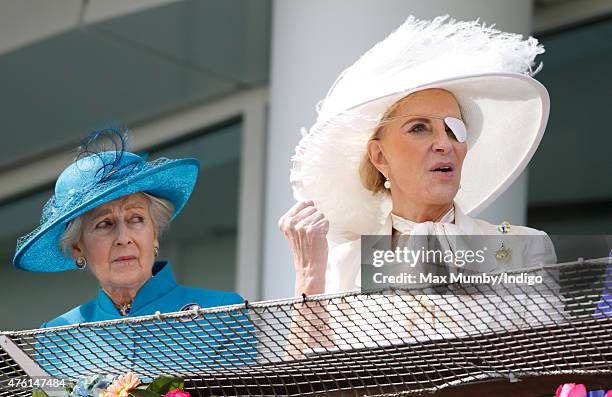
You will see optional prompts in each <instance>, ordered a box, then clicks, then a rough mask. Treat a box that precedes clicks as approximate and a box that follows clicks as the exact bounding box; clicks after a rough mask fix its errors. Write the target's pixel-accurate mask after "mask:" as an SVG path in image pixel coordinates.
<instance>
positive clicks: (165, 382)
mask: <svg viewBox="0 0 612 397" xmlns="http://www.w3.org/2000/svg"><path fill="white" fill-rule="evenodd" d="M184 386H185V382H184V381H183V379H181V378H179V377H176V376H166V375H162V376H159V377H158V378H156V379H155V380H154V381H153V382H151V384H150V385H149V387H147V390H148V391H151V392H153V393H157V394H158V395H162V396H163V395H164V394H166V393H168V392H169V391H170V390H171V389H181V390H183V387H184Z"/></svg>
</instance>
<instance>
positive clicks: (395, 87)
mask: <svg viewBox="0 0 612 397" xmlns="http://www.w3.org/2000/svg"><path fill="white" fill-rule="evenodd" d="M447 19H448V17H447V16H444V17H438V18H436V19H434V20H433V21H420V20H417V19H416V18H414V17H409V18H408V19H407V20H406V22H405V23H404V24H403V25H402V26H400V27H399V28H398V29H397V30H396V31H395V32H393V33H392V34H391V35H389V36H388V37H387V38H386V39H385V40H384V41H382V42H380V43H378V44H377V45H376V46H374V47H373V48H372V49H370V50H369V51H368V52H366V53H365V54H364V55H363V56H362V57H361V58H360V59H359V60H358V61H357V62H355V63H354V64H353V65H352V66H350V67H349V68H348V69H346V70H345V71H344V72H343V73H342V74H341V75H340V77H339V78H338V80H336V83H335V84H334V85H333V86H332V88H331V89H330V91H329V93H328V94H327V97H326V98H325V99H324V100H323V101H322V102H321V103H320V107H319V109H318V111H319V116H318V118H317V121H316V123H315V124H314V125H313V126H312V127H311V128H310V130H308V131H304V132H303V137H302V139H301V141H300V142H299V144H298V146H297V147H296V149H295V155H294V157H293V167H292V170H291V182H292V186H293V191H294V196H295V198H296V199H297V200H313V201H314V203H315V205H316V206H317V208H318V209H319V210H320V211H322V212H323V214H324V215H325V216H326V217H327V219H328V220H329V222H330V232H329V237H330V238H331V239H332V240H340V241H342V240H346V239H354V238H358V237H359V236H360V235H366V234H377V233H379V232H380V231H381V227H383V225H384V224H385V222H386V220H387V217H388V216H389V213H390V212H391V198H390V197H389V195H387V194H383V193H378V194H375V193H373V192H371V191H369V190H367V189H366V188H365V187H364V186H363V185H362V183H361V179H360V176H359V166H360V163H361V160H362V158H363V157H364V155H365V153H366V145H367V141H368V140H369V138H370V137H371V136H372V133H373V132H374V129H375V128H376V127H377V125H378V123H379V122H380V120H381V118H382V116H383V115H384V114H385V112H386V111H387V110H388V109H389V107H390V106H391V105H392V104H393V103H395V102H397V101H398V100H399V99H401V98H403V97H405V96H406V95H408V94H410V93H413V92H416V91H421V90H424V89H429V88H440V89H445V90H447V91H449V92H451V93H453V94H454V96H455V98H456V99H457V101H458V102H459V104H460V107H461V111H462V116H463V119H464V122H465V124H466V126H467V145H468V154H467V156H466V158H465V161H464V163H463V170H462V175H461V189H460V190H459V192H458V194H457V196H456V197H455V203H457V204H458V205H459V206H460V207H461V209H462V210H463V211H465V213H467V214H469V215H472V216H474V215H477V214H478V213H479V212H481V211H482V210H483V209H484V208H486V207H487V206H488V205H490V204H491V203H492V202H493V201H494V200H495V199H496V198H498V197H499V196H500V195H501V194H502V193H503V192H504V191H505V190H506V189H507V188H508V187H509V186H510V185H511V184H512V182H514V180H516V178H517V177H518V176H519V175H520V174H521V172H522V171H523V170H524V169H525V167H526V166H527V164H528V163H529V160H530V159H531V157H532V156H533V154H534V153H535V150H536V148H537V147H538V145H539V143H540V140H541V139H542V135H543V133H544V129H545V127H546V122H547V120H548V113H549V103H550V102H549V97H548V92H547V91H546V88H545V87H544V86H543V85H542V84H540V83H539V82H538V81H536V80H535V79H533V78H532V77H531V76H530V75H531V74H532V69H531V68H532V66H533V61H534V58H535V56H536V55H537V54H540V53H542V52H543V51H544V49H543V48H542V46H540V45H539V44H538V42H537V40H536V39H534V38H532V37H530V38H528V39H527V40H523V38H522V36H521V35H518V34H512V33H504V32H500V31H498V30H495V29H493V28H492V27H486V25H481V24H480V23H479V22H478V21H472V22H456V21H454V20H450V21H447ZM407 155H409V154H407Z"/></svg>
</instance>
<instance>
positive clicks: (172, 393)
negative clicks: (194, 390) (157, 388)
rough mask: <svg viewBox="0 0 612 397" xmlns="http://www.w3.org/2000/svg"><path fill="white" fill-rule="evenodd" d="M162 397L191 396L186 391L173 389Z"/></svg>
mask: <svg viewBox="0 0 612 397" xmlns="http://www.w3.org/2000/svg"><path fill="white" fill-rule="evenodd" d="M164 397H191V395H190V394H189V393H187V392H186V391H182V390H179V389H174V390H172V391H169V392H168V393H166V395H165V396H164Z"/></svg>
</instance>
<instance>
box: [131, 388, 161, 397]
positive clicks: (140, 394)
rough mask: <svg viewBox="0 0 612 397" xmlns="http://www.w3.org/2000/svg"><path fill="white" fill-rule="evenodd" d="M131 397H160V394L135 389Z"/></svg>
mask: <svg viewBox="0 0 612 397" xmlns="http://www.w3.org/2000/svg"><path fill="white" fill-rule="evenodd" d="M130 397H159V394H158V393H154V392H152V391H149V390H142V389H135V390H132V391H131V392H130Z"/></svg>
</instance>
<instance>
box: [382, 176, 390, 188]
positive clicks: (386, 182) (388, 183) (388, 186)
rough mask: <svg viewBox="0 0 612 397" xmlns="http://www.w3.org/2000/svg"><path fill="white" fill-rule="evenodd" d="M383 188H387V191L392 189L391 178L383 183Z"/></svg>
mask: <svg viewBox="0 0 612 397" xmlns="http://www.w3.org/2000/svg"><path fill="white" fill-rule="evenodd" d="M383 186H384V187H385V189H391V181H390V180H389V178H386V181H385V183H383Z"/></svg>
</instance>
